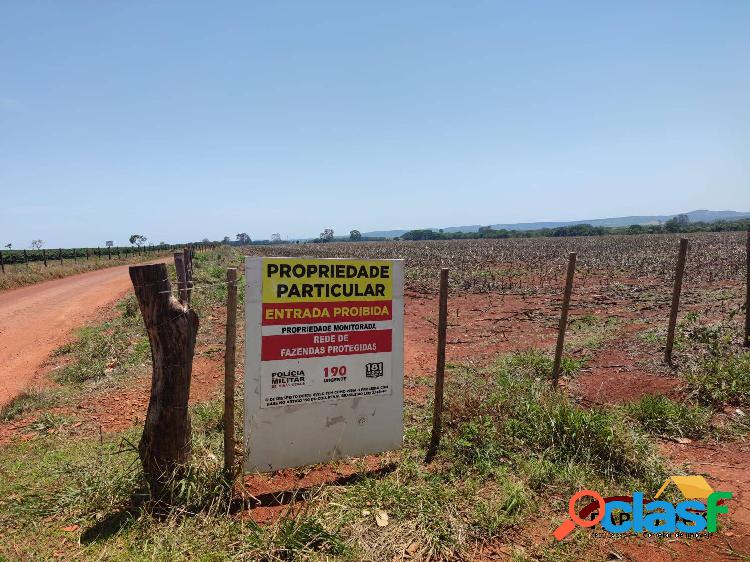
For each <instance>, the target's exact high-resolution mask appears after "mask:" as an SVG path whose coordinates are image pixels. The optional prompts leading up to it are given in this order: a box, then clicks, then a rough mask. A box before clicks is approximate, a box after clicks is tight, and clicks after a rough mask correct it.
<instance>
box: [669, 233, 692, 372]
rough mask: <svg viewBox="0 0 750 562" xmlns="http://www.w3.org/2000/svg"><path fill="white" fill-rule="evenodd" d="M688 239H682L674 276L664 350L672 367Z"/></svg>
mask: <svg viewBox="0 0 750 562" xmlns="http://www.w3.org/2000/svg"><path fill="white" fill-rule="evenodd" d="M687 249H688V241H687V238H682V239H680V253H679V255H678V256H677V269H676V270H675V274H674V287H673V288H672V308H671V310H670V311H669V326H668V328H667V345H666V347H665V348H664V360H665V361H666V362H667V364H668V365H670V366H671V365H672V348H673V347H674V330H675V326H677V312H678V311H679V308H680V293H681V292H682V276H683V275H684V274H685V259H686V257H687Z"/></svg>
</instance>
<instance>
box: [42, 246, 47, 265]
mask: <svg viewBox="0 0 750 562" xmlns="http://www.w3.org/2000/svg"><path fill="white" fill-rule="evenodd" d="M42 259H43V260H44V267H47V250H45V249H44V248H42Z"/></svg>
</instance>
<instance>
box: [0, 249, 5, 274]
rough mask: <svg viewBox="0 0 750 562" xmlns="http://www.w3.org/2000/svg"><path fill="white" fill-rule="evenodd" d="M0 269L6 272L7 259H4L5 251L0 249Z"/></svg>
mask: <svg viewBox="0 0 750 562" xmlns="http://www.w3.org/2000/svg"><path fill="white" fill-rule="evenodd" d="M0 271H2V272H3V273H5V260H3V253H2V252H1V251H0Z"/></svg>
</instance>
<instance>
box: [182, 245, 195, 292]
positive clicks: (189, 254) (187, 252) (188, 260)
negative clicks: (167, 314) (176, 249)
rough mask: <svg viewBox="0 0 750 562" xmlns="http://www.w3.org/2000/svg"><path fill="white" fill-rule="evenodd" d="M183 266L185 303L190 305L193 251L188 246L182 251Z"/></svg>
mask: <svg viewBox="0 0 750 562" xmlns="http://www.w3.org/2000/svg"><path fill="white" fill-rule="evenodd" d="M183 255H184V259H183V262H184V264H185V282H186V287H187V303H188V304H190V300H191V299H192V296H193V295H192V293H193V250H192V248H190V247H189V246H186V247H185V249H184V250H183Z"/></svg>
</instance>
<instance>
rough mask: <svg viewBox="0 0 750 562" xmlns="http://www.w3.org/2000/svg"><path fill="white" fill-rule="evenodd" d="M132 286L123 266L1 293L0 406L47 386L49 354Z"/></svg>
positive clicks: (126, 267)
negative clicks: (33, 388) (36, 387)
mask: <svg viewBox="0 0 750 562" xmlns="http://www.w3.org/2000/svg"><path fill="white" fill-rule="evenodd" d="M130 288H131V283H130V277H129V276H128V266H126V265H124V266H119V267H112V268H108V269H100V270H98V271H92V272H90V273H82V274H80V275H73V276H71V277H66V278H63V279H55V280H54V281H46V282H44V283H39V284H36V285H30V286H28V287H21V288H19V289H11V290H9V291H3V292H1V293H0V406H3V405H5V404H7V403H8V402H9V401H10V400H12V399H13V398H14V397H15V396H17V395H18V394H20V393H21V392H22V391H23V390H24V389H25V388H26V387H28V386H30V385H32V384H37V385H43V384H44V383H45V382H46V381H45V378H44V376H43V373H41V372H40V369H41V368H42V366H43V364H44V362H45V360H46V359H47V358H48V356H49V355H50V353H52V351H54V350H55V349H57V348H58V347H60V346H62V345H64V344H65V343H67V342H69V341H70V338H71V337H72V332H73V330H74V329H75V328H77V327H80V326H83V325H86V324H88V323H91V322H93V321H95V320H96V319H97V318H99V317H100V316H101V315H102V314H106V312H107V310H108V309H109V308H110V307H111V305H112V304H113V303H115V302H117V301H118V300H119V299H121V298H122V297H123V296H124V295H125V294H126V293H127V291H128V290H129V289H130Z"/></svg>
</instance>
